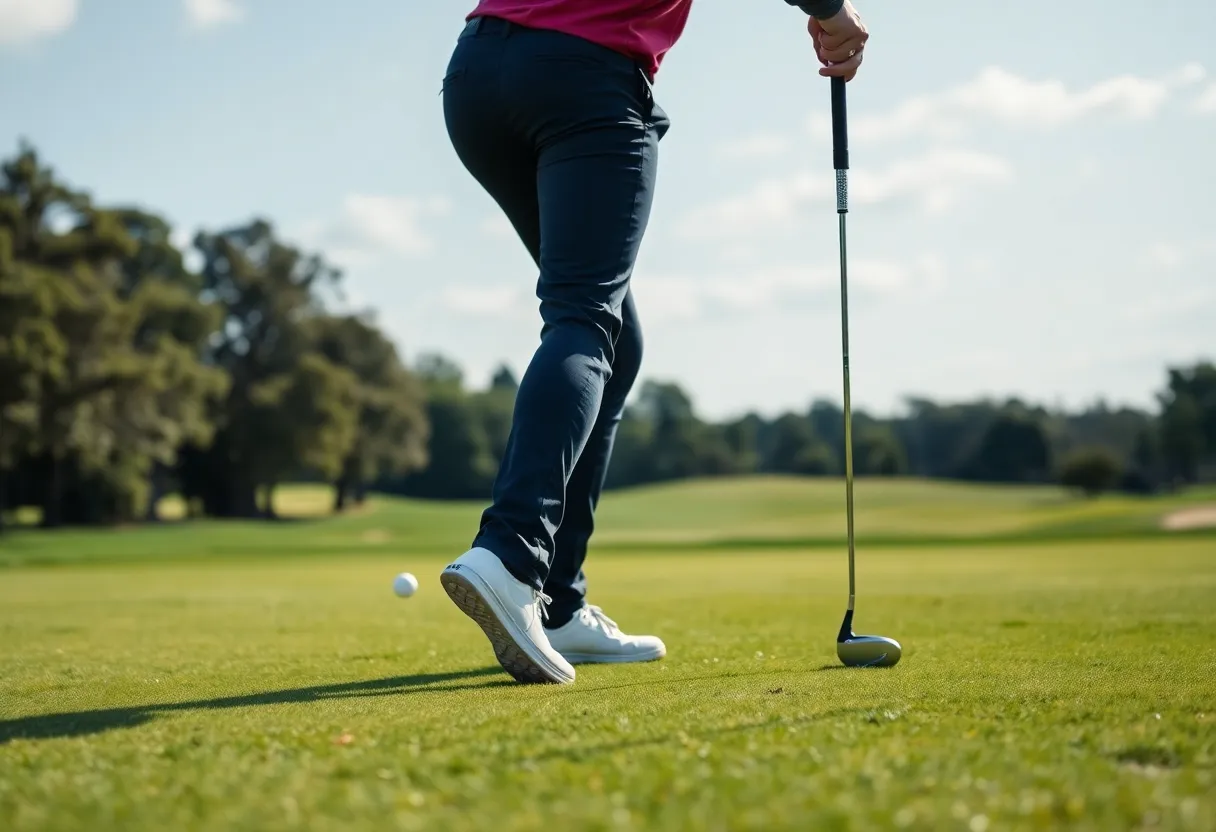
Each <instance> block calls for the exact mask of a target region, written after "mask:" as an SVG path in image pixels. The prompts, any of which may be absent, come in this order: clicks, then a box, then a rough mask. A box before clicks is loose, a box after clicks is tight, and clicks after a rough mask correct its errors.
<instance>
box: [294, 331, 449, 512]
mask: <svg viewBox="0 0 1216 832" xmlns="http://www.w3.org/2000/svg"><path fill="white" fill-rule="evenodd" d="M311 326H312V332H311V333H310V337H311V340H312V342H313V344H314V347H315V349H316V350H317V352H318V353H319V354H320V355H321V356H323V357H324V358H325V359H326V360H328V361H329V362H330V363H331V364H333V365H334V366H336V367H341V368H343V369H345V370H348V371H349V372H350V373H351V374H352V375H353V377H354V380H355V385H356V387H355V397H356V399H357V404H356V409H357V412H358V420H357V430H356V434H355V438H354V441H353V442H351V443H350V446H349V448H348V450H347V451H346V453H345V456H344V457H343V459H342V462H341V465H340V468H339V470H338V475H337V477H336V478H335V480H334V510H335V511H342V510H343V509H345V507H346V504H347V501H348V500H349V499H351V498H352V497H353V499H354V500H355V501H356V502H362V501H363V498H364V495H365V493H366V489H367V486H368V484H370V483H373V482H376V481H378V480H381V479H383V478H386V477H393V476H400V475H403V474H408V473H409V472H410V471H414V470H419V469H421V468H423V467H425V466H426V462H427V440H428V437H429V435H430V425H429V423H428V422H427V417H426V403H425V398H426V393H425V389H424V387H423V384H422V382H421V380H420V379H418V378H417V377H416V376H415V375H414V374H413V373H411V372H409V371H408V370H406V369H405V367H404V366H403V365H402V363H401V361H400V359H399V357H398V355H397V350H396V348H395V347H394V346H393V344H392V342H391V341H389V340H388V338H387V337H385V335H384V334H383V333H382V332H380V330H378V329H376V328H375V327H374V326H373V325H372V324H371V323H370V322H368V321H366V320H364V319H362V318H360V317H358V316H336V317H332V316H321V317H318V318H316V319H315V320H313V321H312V322H311Z"/></svg>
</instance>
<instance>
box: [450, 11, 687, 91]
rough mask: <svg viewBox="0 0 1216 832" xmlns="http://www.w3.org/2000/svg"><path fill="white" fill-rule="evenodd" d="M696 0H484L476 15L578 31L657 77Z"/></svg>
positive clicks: (571, 32) (536, 27)
mask: <svg viewBox="0 0 1216 832" xmlns="http://www.w3.org/2000/svg"><path fill="white" fill-rule="evenodd" d="M691 7H692V0H480V2H479V3H478V4H477V8H476V9H474V10H473V11H472V12H471V13H470V14H469V18H470V19H471V18H474V17H484V16H489V17H501V18H503V19H504V20H509V21H511V22H512V23H518V24H519V25H520V26H528V27H531V28H533V29H551V30H554V31H558V32H564V33H566V34H568V35H575V36H577V37H580V38H584V39H586V40H589V41H591V42H592V43H598V44H599V45H600V46H604V47H607V48H608V49H612V50H615V51H617V52H621V53H623V54H625V55H628V56H629V57H631V58H633V59H634V60H635V61H637V62H638V63H640V64H641V65H642V67H643V68H644V69H646V70H647V71H648V72H649V73H650V74H651V76H652V77H653V76H654V74H655V73H656V72H658V70H659V64H660V63H662V61H663V56H664V55H666V54H667V52H668V50H670V49H671V47H672V46H674V45H675V43H676V41H677V40H679V39H680V35H681V34H683V32H684V24H685V23H687V22H688V11H689V9H690V8H691Z"/></svg>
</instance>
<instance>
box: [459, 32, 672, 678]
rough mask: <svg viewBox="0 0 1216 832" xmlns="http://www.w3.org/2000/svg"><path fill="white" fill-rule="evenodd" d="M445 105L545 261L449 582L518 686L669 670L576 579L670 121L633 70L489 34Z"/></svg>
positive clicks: (555, 43) (607, 58)
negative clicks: (502, 419) (530, 332)
mask: <svg viewBox="0 0 1216 832" xmlns="http://www.w3.org/2000/svg"><path fill="white" fill-rule="evenodd" d="M443 96H444V115H445V120H446V123H447V128H448V134H449V136H450V138H451V141H452V145H453V147H454V148H455V150H456V153H457V155H458V156H459V157H460V160H461V161H462V162H463V164H464V165H465V167H466V168H467V169H468V170H469V172H470V173H471V174H472V175H473V176H474V177H475V178H476V179H477V181H478V182H479V183H480V184H481V185H482V187H483V188H485V190H486V191H487V193H489V194H490V196H491V197H493V198H494V200H495V201H496V202H497V203H498V205H499V206H500V207H501V208H502V210H503V211H504V212H505V214H506V216H507V217H508V219H509V220H510V221H511V224H512V225H513V226H514V228H515V230H516V232H517V233H518V234H519V237H520V239H521V240H522V241H523V243H524V246H525V247H526V248H527V249H528V252H529V253H530V254H531V255H532V259H533V260H534V261H535V262H536V265H537V267H538V269H539V272H540V277H539V280H538V282H537V285H536V294H537V297H538V298H539V299H540V313H541V318H542V321H543V326H542V329H541V343H540V346H539V347H538V349H537V350H536V353H535V355H534V356H533V358H532V361H531V363H530V364H529V365H528V369H527V371H526V372H525V373H524V376H523V378H522V380H521V382H520V387H519V393H518V397H517V400H516V404H515V414H514V421H513V424H512V428H511V435H510V440H509V442H508V444H507V448H506V452H505V454H504V457H503V460H502V464H501V468H500V470H499V473H498V477H497V480H496V481H495V484H494V493H493V502H492V505H491V506H490V507H489V508H488V509H487V510H486V511H485V513H484V514H483V515H482V519H481V528H480V531H479V533H478V535H477V536H476V539H475V540H474V541H473V548H472V549H471V550H470V551H468V552H466V553H465V554H464V555H463V556H461V557H460V558H458V559H457V560H456V561H455V562H454V563H452V564H451V565H450V566H448V567H447V568H446V569H445V570H444V571H443V574H442V576H441V582H442V583H443V585H444V588H445V589H446V590H447V592H448V594H449V596H451V598H452V600H453V601H455V603H456V604H457V605H458V606H459V607H460V608H461V609H462V610H463V611H464V612H465V613H466V614H468V615H469V616H470V617H471V618H473V619H474V620H475V621H476V622H477V623H478V624H479V625H480V626H481V628H482V630H483V631H484V632H485V634H486V636H487V637H488V638H489V639H490V642H491V644H492V645H493V648H494V652H495V655H496V656H497V658H498V661H499V662H500V663H501V664H502V666H503V667H504V668H505V669H506V670H507V671H508V672H509V673H510V674H511V675H512V676H514V677H515V678H516V679H517V680H519V681H529V682H570V681H573V679H574V668H573V667H572V665H573V664H577V663H579V662H631V661H647V660H652V659H657V658H660V657H662V656H663V655H664V654H665V652H666V648H665V647H664V645H663V642H662V641H660V640H659V639H658V638H655V637H653V636H631V635H627V634H625V633H623V632H622V631H621V630H620V629H619V628H618V627H617V626H616V624H615V623H614V622H613V621H612V620H611V619H609V618H608V617H607V616H605V615H604V614H603V612H602V611H601V610H600V609H599V608H598V607H595V606H588V605H587V604H586V601H585V594H586V579H585V577H584V575H583V571H582V565H583V560H584V558H585V556H586V552H587V545H588V541H589V539H590V537H591V533H592V529H593V526H594V512H595V507H596V503H597V501H598V499H599V496H600V490H601V488H602V487H603V483H604V476H605V474H606V472H607V468H608V462H609V457H610V456H611V453H612V444H613V439H614V437H615V435H616V429H617V425H618V424H619V423H620V420H621V416H622V414H623V412H624V408H625V399H626V397H627V396H628V394H629V391H630V388H631V387H632V385H633V383H634V380H635V379H636V378H637V375H638V369H639V366H640V364H641V357H642V337H641V331H640V328H639V325H638V320H637V314H636V311H635V309H634V304H633V296H632V294H631V293H630V288H629V282H630V277H631V275H632V272H633V266H634V261H635V259H636V257H637V254H638V249H639V246H640V245H641V241H642V236H643V234H644V232H645V229H646V224H647V221H648V219H649V215H650V207H651V201H652V197H653V193H654V187H655V173H656V166H657V162H658V144H659V139H660V138H661V137H662V135H663V134H664V133H665V132H666V131H667V127H668V121H667V117H666V115H665V114H664V113H663V111H662V110H661V109H660V108H659V107H657V106H656V105H655V103H654V101H653V97H652V94H651V87H650V83H649V80H648V79H647V78H646V76H645V74H644V73H643V72H642V70H641V68H640V67H639V66H638V65H637V64H636V63H634V62H633V61H632V60H630V59H629V58H627V57H626V56H624V55H621V54H619V53H617V52H614V51H611V50H608V49H605V48H603V47H601V46H598V45H596V44H594V43H591V42H589V41H586V40H583V39H581V38H576V37H573V36H570V35H565V34H560V33H557V32H549V31H540V30H535V29H528V28H524V27H520V26H516V25H514V24H511V23H507V22H506V21H503V20H499V19H496V18H478V19H475V20H473V21H471V22H470V23H469V24H468V25H467V26H466V28H465V29H464V31H463V32H462V34H461V35H460V37H459V39H458V41H457V45H456V49H455V51H454V53H453V55H452V58H451V62H450V63H449V66H448V70H447V74H446V77H445V78H444V83H443Z"/></svg>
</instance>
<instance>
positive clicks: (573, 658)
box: [559, 649, 667, 664]
mask: <svg viewBox="0 0 1216 832" xmlns="http://www.w3.org/2000/svg"><path fill="white" fill-rule="evenodd" d="M559 652H560V651H559ZM666 655H667V650H666V649H663V650H655V651H652V652H650V653H634V654H632V655H619V654H618V655H613V654H611V653H562V658H563V659H565V660H566V661H568V662H570V664H632V663H634V662H657V661H658V660H659V659H661V658H663V657H664V656H666Z"/></svg>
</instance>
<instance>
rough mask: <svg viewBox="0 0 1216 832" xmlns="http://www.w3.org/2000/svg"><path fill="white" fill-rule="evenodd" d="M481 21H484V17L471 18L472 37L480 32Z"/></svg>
mask: <svg viewBox="0 0 1216 832" xmlns="http://www.w3.org/2000/svg"><path fill="white" fill-rule="evenodd" d="M483 20H485V18H484V17H475V18H473V34H474V35H476V34H479V33H480V32H481V22H482V21H483Z"/></svg>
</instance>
